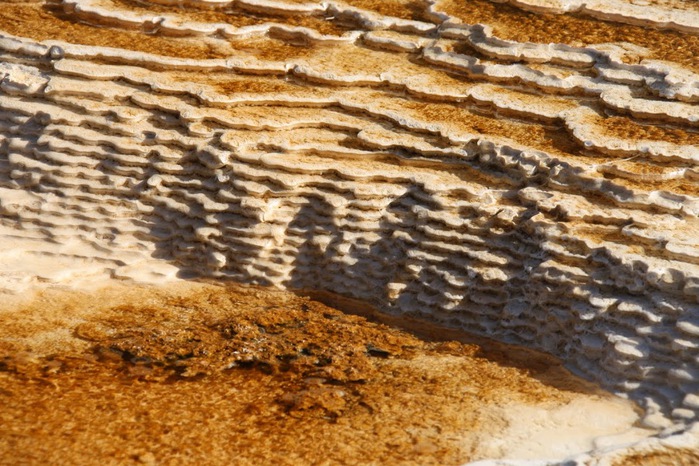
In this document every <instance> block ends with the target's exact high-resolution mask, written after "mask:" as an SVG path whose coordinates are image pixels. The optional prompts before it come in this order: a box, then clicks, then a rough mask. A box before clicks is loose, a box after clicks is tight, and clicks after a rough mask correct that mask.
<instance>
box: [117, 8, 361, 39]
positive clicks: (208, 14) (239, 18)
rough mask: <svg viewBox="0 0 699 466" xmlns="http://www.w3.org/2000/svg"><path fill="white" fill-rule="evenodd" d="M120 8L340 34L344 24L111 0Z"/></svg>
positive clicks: (206, 20)
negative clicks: (278, 25) (271, 24)
mask: <svg viewBox="0 0 699 466" xmlns="http://www.w3.org/2000/svg"><path fill="white" fill-rule="evenodd" d="M111 2H112V4H113V5H114V6H115V7H117V8H120V9H124V10H127V11H131V12H136V13H149V14H153V13H156V14H168V15H172V16H174V17H176V18H177V19H179V20H181V21H183V22H201V23H223V24H230V25H232V26H236V27H243V26H252V25H257V24H264V23H279V24H285V25H289V26H301V27H306V28H310V29H314V30H316V31H317V32H319V33H321V34H328V35H342V34H343V33H345V32H347V30H348V29H347V28H344V27H342V26H340V25H337V24H335V23H333V22H332V21H329V20H326V19H324V18H319V17H314V16H309V15H294V16H283V17H279V16H271V15H270V16H263V15H259V14H257V15H256V14H245V13H233V12H230V11H225V10H223V11H222V10H211V9H200V8H196V7H194V6H190V5H187V6H179V5H176V6H169V5H159V4H157V3H148V4H144V3H143V2H140V1H136V0H111Z"/></svg>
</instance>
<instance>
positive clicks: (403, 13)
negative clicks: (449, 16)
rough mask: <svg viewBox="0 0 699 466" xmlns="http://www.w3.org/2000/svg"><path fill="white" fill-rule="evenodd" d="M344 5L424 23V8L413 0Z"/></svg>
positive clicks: (359, 1) (351, 1)
mask: <svg viewBox="0 0 699 466" xmlns="http://www.w3.org/2000/svg"><path fill="white" fill-rule="evenodd" d="M345 3H347V4H348V5H351V6H353V7H356V8H361V9H363V10H369V11H373V12H375V13H379V14H381V15H384V16H393V17H396V18H401V19H410V20H416V21H425V6H424V4H423V3H422V2H420V1H414V0H345Z"/></svg>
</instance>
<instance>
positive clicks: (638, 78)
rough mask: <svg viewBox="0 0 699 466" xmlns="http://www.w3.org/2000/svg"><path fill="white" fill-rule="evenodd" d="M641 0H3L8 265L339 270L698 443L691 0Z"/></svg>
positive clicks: (67, 277) (31, 275)
mask: <svg viewBox="0 0 699 466" xmlns="http://www.w3.org/2000/svg"><path fill="white" fill-rule="evenodd" d="M639 3H640V2H624V1H622V0H618V1H616V2H601V1H600V2H573V1H559V2H541V1H535V0H511V1H507V2H499V3H497V2H489V1H486V0H472V1H469V2H459V1H455V0H437V1H397V0H395V1H368V0H356V1H349V2H339V1H328V2H322V3H314V2H303V1H291V0H286V1H283V0H235V1H231V2H216V1H202V0H181V1H177V2H175V1H167V0H158V1H157V2H135V1H132V0H64V1H58V2H52V3H46V4H45V3H42V2H14V1H11V2H3V3H2V4H0V31H4V32H2V38H1V39H0V56H1V60H2V61H1V62H0V75H1V76H3V78H2V80H1V82H0V91H2V92H1V93H0V214H1V215H2V217H1V218H0V237H1V238H2V244H1V245H0V254H1V255H0V259H1V260H0V265H1V267H2V284H3V286H5V287H6V288H7V289H11V290H17V289H21V288H22V287H23V286H31V284H32V283H33V282H34V281H37V280H38V281H55V282H66V281H71V280H74V279H75V278H76V277H79V278H81V279H85V280H89V277H91V276H95V277H96V276H101V275H105V274H106V275H109V276H112V277H116V278H132V279H136V280H159V279H163V278H167V277H170V276H173V275H179V276H183V277H189V276H207V277H213V278H220V277H226V278H232V279H235V280H237V281H240V282H245V283H253V284H265V285H275V286H281V287H288V288H295V289H309V290H320V291H323V290H325V291H330V292H333V293H337V294H341V295H345V296H349V297H352V298H358V299H361V300H364V301H368V302H371V303H373V304H374V305H376V306H378V307H380V308H381V309H383V310H386V311H390V312H393V313H399V314H403V315H411V316H418V317H422V318H425V319H429V320H433V321H437V322H441V323H444V324H447V325H450V326H453V327H456V328H460V329H464V330H467V331H469V332H474V333H477V334H483V335H490V336H493V337H496V338H498V339H501V340H506V341H509V342H514V343H518V344H524V345H527V346H530V347H534V348H538V349H543V350H545V351H548V352H550V353H552V354H554V355H556V356H558V357H560V358H562V359H563V360H564V361H565V362H566V364H567V366H568V367H569V368H571V369H572V370H573V371H575V372H576V373H578V374H581V375H583V376H584V377H585V378H587V379H589V380H593V381H596V382H599V383H601V384H602V385H603V386H605V387H608V388H611V389H612V390H614V391H615V392H617V393H619V394H623V395H625V396H628V397H629V398H631V399H633V400H635V401H637V402H638V403H640V405H641V406H642V407H643V409H644V410H645V417H644V422H645V424H646V425H647V426H650V427H654V428H658V429H665V430H664V431H663V433H662V435H661V436H668V435H671V434H674V435H673V436H670V437H669V438H670V439H672V442H679V443H682V442H685V443H686V444H687V445H690V446H691V448H694V447H696V439H697V438H698V437H697V435H696V431H697V427H696V424H695V419H696V416H697V413H699V233H697V232H698V231H699V219H698V218H697V216H698V214H699V185H698V184H697V181H698V180H699V169H698V168H697V161H698V160H699V134H698V132H697V128H698V126H699V104H698V103H697V102H699V74H698V73H699V62H697V58H696V57H697V56H699V34H698V33H697V24H699V23H698V22H697V20H696V18H697V14H698V10H697V7H696V4H695V3H692V2H683V1H671V0H663V1H655V2H650V3H652V5H650V6H649V5H645V6H643V5H639ZM647 3H648V2H647ZM30 259H31V260H30ZM37 264H39V265H38V266H37ZM663 441H665V440H662V439H659V438H658V439H654V440H649V441H648V442H650V443H653V442H656V443H655V444H654V445H660V444H661V443H662V442H663ZM668 441H669V440H668ZM693 442H694V443H693ZM673 445H674V444H673ZM644 448H645V447H644ZM650 448H655V447H653V446H652V445H651V447H650ZM605 454H606V453H605Z"/></svg>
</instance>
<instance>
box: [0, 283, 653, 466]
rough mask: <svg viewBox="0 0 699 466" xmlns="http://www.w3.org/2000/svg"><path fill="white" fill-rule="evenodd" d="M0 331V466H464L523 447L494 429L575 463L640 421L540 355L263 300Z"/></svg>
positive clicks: (193, 301)
mask: <svg viewBox="0 0 699 466" xmlns="http://www.w3.org/2000/svg"><path fill="white" fill-rule="evenodd" d="M0 323H1V324H2V325H1V328H2V331H1V332H0V352H1V353H0V397H2V400H3V403H2V409H0V419H1V422H2V425H3V426H4V427H3V430H2V432H1V433H0V457H2V458H3V460H0V463H3V464H46V463H51V464H78V463H79V464H98V463H99V464H105V463H121V464H123V463H144V462H145V463H148V462H150V463H157V464H184V463H186V464H192V463H196V462H199V461H202V462H205V463H207V464H231V463H233V464H248V463H251V462H274V463H279V464H299V463H304V464H321V463H323V462H326V463H329V464H462V463H463V462H465V461H467V460H476V459H483V458H487V457H493V456H508V454H509V455H510V456H511V455H512V453H513V452H517V448H520V449H522V444H523V443H524V442H522V441H521V440H519V439H517V438H516V436H512V438H510V439H508V441H509V442H510V444H509V445H495V444H494V443H492V440H489V439H497V438H502V437H503V435H502V432H501V431H506V430H508V429H510V430H513V429H514V430H516V429H518V428H519V429H523V428H524V429H525V432H526V434H527V435H529V436H531V435H536V433H537V432H538V430H543V431H544V434H547V435H549V436H551V435H557V434H556V432H555V431H556V430H562V429H563V430H565V429H571V428H573V429H577V430H576V433H577V437H572V438H570V439H567V441H568V442H569V445H567V448H569V449H572V450H571V451H575V449H576V448H577V449H578V450H579V451H584V450H586V449H588V448H589V446H590V442H591V441H592V439H594V438H596V437H604V436H614V435H620V434H626V435H628V432H627V431H628V430H629V429H631V430H633V429H632V427H631V426H632V424H633V422H634V420H635V419H637V416H638V413H637V412H635V411H634V408H633V407H632V406H631V405H630V404H629V403H626V402H623V401H621V400H618V399H615V398H614V397H612V396H611V395H609V394H605V393H604V392H601V391H599V390H598V389H596V388H595V387H594V386H592V385H591V384H589V383H586V382H584V381H582V380H580V379H577V378H575V377H573V376H572V375H570V374H568V373H567V372H566V371H564V370H563V369H562V367H561V365H560V362H558V361H556V360H555V359H554V358H551V357H549V356H545V355H542V354H537V353H535V352H532V351H529V350H526V349H522V348H513V347H507V346H504V345H500V344H497V343H494V342H485V341H484V342H482V343H480V344H474V343H463V342H460V341H457V340H452V339H450V338H449V337H450V335H449V334H448V332H449V331H448V330H446V329H445V330H444V331H445V332H447V333H446V334H445V335H440V333H439V331H438V329H437V328H432V329H431V330H430V335H431V337H426V336H424V335H420V336H418V335H417V334H419V333H420V332H415V331H413V332H406V331H401V330H398V329H396V328H394V327H389V326H387V325H383V324H379V323H375V322H371V321H367V320H366V319H365V318H364V317H360V316H357V315H351V314H346V313H343V312H340V311H338V310H336V309H333V308H330V307H328V306H326V305H323V304H321V303H319V302H317V301H313V300H310V299H308V298H304V297H298V296H295V295H292V294H290V293H282V292H278V291H272V290H265V289H259V288H240V287H234V286H229V287H222V286H205V285H197V286H194V287H193V286H191V285H190V286H180V287H175V286H172V287H169V288H153V287H150V288H147V287H133V286H132V287H124V286H120V287H116V288H110V289H102V290H95V291H94V292H92V293H84V292H82V293H81V292H76V291H56V290H54V291H46V292H43V293H41V294H40V295H39V296H37V297H36V298H35V299H33V300H31V301H29V302H25V303H24V304H23V305H19V306H14V307H13V308H12V309H8V308H5V309H3V311H2V313H0ZM462 339H463V337H462ZM526 409H534V410H539V411H540V412H546V413H549V416H550V417H549V418H547V421H546V422H543V421H544V420H543V419H539V420H538V421H540V422H541V425H537V423H538V421H537V420H534V419H521V420H519V421H517V420H515V419H513V417H517V416H519V415H526V413H527V411H526ZM581 409H591V410H595V411H596V412H597V414H596V416H602V415H604V416H606V417H607V419H606V420H601V419H597V421H596V425H588V421H589V420H587V419H586V418H585V416H584V415H583V414H581V413H580V412H577V413H574V412H572V411H577V410H581ZM566 410H568V411H569V412H567V413H566ZM508 412H509V413H510V414H507V413H508ZM518 413H519V414H518ZM547 422H548V424H549V425H546V423H547ZM518 424H519V426H518ZM524 426H526V428H525V427H524ZM649 433H650V432H648V433H643V432H642V431H641V430H638V431H637V432H636V437H637V438H641V437H643V436H646V435H648V434H649ZM505 438H507V437H506V436H505ZM561 450H562V449H561ZM522 451H523V450H522ZM533 453H535V454H538V455H540V456H542V455H543V456H546V455H553V456H556V455H557V454H560V453H559V452H558V451H557V449H556V448H555V447H550V448H549V449H548V451H545V450H539V451H535V452H533ZM520 454H521V452H520Z"/></svg>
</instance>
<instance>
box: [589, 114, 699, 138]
mask: <svg viewBox="0 0 699 466" xmlns="http://www.w3.org/2000/svg"><path fill="white" fill-rule="evenodd" d="M601 128H602V129H604V130H605V131H606V132H607V133H608V134H609V135H610V136H614V137H618V138H623V139H629V140H644V139H648V140H653V141H663V142H669V143H672V144H682V145H699V133H696V132H692V131H687V130H684V129H680V128H670V127H663V126H658V125H644V124H639V123H637V122H635V121H634V120H632V119H630V118H627V117H620V116H614V117H609V118H605V119H604V120H603V121H602V125H601Z"/></svg>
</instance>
